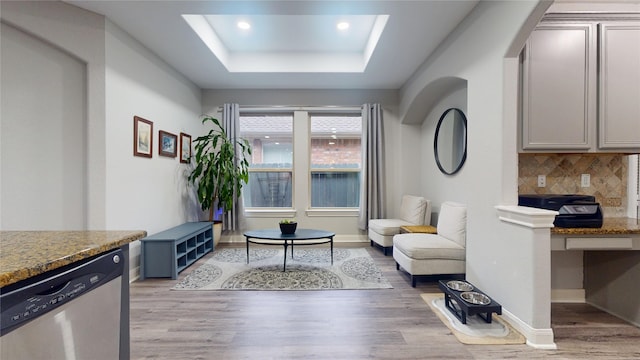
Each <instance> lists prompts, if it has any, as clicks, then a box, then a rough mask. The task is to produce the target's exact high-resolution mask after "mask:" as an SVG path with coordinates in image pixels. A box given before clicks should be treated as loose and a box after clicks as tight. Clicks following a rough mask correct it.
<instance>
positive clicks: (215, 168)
mask: <svg viewBox="0 0 640 360" xmlns="http://www.w3.org/2000/svg"><path fill="white" fill-rule="evenodd" d="M208 122H210V123H211V124H212V126H213V128H212V129H211V130H209V132H208V133H207V134H205V135H202V136H200V137H198V138H196V139H195V140H194V150H195V154H194V156H192V159H193V160H194V168H193V170H192V171H191V173H190V174H189V177H188V181H189V183H191V184H193V185H194V186H196V188H197V194H198V201H199V202H200V206H201V208H202V211H207V210H209V221H211V222H214V221H215V219H214V213H215V210H216V209H217V208H221V209H223V210H224V211H225V212H226V211H229V210H231V209H232V207H233V202H234V201H235V200H236V199H237V198H238V197H240V190H241V189H242V185H243V183H245V184H246V183H248V182H249V161H248V160H247V157H248V156H250V155H251V146H250V145H249V142H248V141H247V140H246V139H229V138H228V137H227V133H226V132H225V130H224V128H223V127H222V125H221V124H220V122H219V121H218V119H216V118H213V117H211V116H208V115H205V116H204V118H203V119H202V124H206V123H208ZM236 149H237V152H236ZM220 224H221V222H220ZM220 226H221V225H220ZM219 237H220V236H218V237H216V238H214V241H218V240H219Z"/></svg>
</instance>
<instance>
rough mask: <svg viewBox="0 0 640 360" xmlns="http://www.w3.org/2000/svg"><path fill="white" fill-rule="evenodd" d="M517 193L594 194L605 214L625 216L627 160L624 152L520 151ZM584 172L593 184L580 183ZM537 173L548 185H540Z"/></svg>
mask: <svg viewBox="0 0 640 360" xmlns="http://www.w3.org/2000/svg"><path fill="white" fill-rule="evenodd" d="M518 158H519V162H518V194H582V195H593V196H595V197H596V201H597V202H599V203H600V206H601V207H602V212H603V215H604V216H609V217H616V216H626V212H627V177H628V170H627V167H628V160H627V156H626V155H621V154H519V157H518ZM582 174H589V175H590V176H591V186H589V187H581V183H580V180H581V176H582ZM538 175H545V176H546V186H545V187H538Z"/></svg>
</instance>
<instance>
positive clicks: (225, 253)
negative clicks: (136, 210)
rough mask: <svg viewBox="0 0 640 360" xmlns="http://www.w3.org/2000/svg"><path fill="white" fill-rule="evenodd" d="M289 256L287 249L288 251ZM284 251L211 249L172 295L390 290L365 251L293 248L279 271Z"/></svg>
mask: <svg viewBox="0 0 640 360" xmlns="http://www.w3.org/2000/svg"><path fill="white" fill-rule="evenodd" d="M289 251H290V250H289ZM283 256H284V253H283V250H282V249H278V248H277V247H275V246H274V247H254V248H251V249H250V251H249V264H247V252H246V249H245V248H231V249H221V250H215V251H214V253H213V254H212V255H211V258H210V259H208V260H207V261H206V262H205V263H204V264H202V265H201V266H200V267H198V268H197V269H195V270H194V271H192V272H191V273H190V274H188V275H187V276H185V277H184V278H182V277H181V279H180V280H179V282H178V283H177V284H176V285H175V286H174V287H173V288H172V289H173V290H329V289H380V288H383V289H384V288H387V289H388V288H391V287H392V286H391V285H390V284H389V282H388V281H387V280H386V279H385V278H384V276H383V275H382V272H381V271H380V269H379V268H378V267H377V266H376V265H375V263H374V262H373V259H371V256H369V254H368V253H367V251H366V249H363V248H359V249H344V248H339V249H335V248H334V251H333V265H331V253H330V250H329V249H320V248H313V249H310V248H300V247H299V248H295V250H294V254H293V258H291V253H289V252H288V253H287V267H286V271H282V269H283Z"/></svg>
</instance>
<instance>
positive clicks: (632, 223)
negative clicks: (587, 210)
mask: <svg viewBox="0 0 640 360" xmlns="http://www.w3.org/2000/svg"><path fill="white" fill-rule="evenodd" d="M630 234H638V235H640V223H638V220H636V219H632V218H604V219H603V221H602V227H601V228H559V227H553V228H551V235H630Z"/></svg>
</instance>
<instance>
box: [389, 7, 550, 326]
mask: <svg viewBox="0 0 640 360" xmlns="http://www.w3.org/2000/svg"><path fill="white" fill-rule="evenodd" d="M548 5H549V4H543V6H538V1H487V2H480V3H479V4H478V6H477V7H476V8H475V9H474V10H473V11H472V13H471V14H470V15H469V16H468V17H467V18H466V19H465V20H464V21H463V23H462V24H461V25H460V26H459V27H458V28H457V29H456V30H455V31H454V33H452V34H451V35H450V36H449V37H448V38H447V40H446V41H445V43H444V44H442V45H441V46H440V47H439V48H438V49H437V51H436V53H435V54H434V55H433V56H432V57H431V58H430V59H428V61H427V62H426V63H425V64H423V66H422V67H421V69H420V70H419V71H418V72H417V73H416V74H415V75H414V77H413V78H412V79H411V81H410V82H409V83H408V84H407V85H406V86H405V87H403V89H402V90H401V100H400V111H401V114H410V113H411V108H412V107H413V106H416V103H418V102H420V101H422V100H423V99H421V98H420V94H421V92H422V90H423V89H425V87H427V86H428V85H429V84H431V83H433V82H436V81H439V79H442V78H446V77H457V78H460V79H463V80H466V81H467V107H466V115H467V120H468V156H467V162H466V163H465V165H464V167H463V168H462V169H461V171H460V172H459V173H458V174H455V175H453V176H446V175H444V174H441V173H440V172H439V171H437V170H433V169H431V170H426V172H427V173H426V174H425V175H424V176H425V177H424V178H423V181H424V183H425V185H424V186H425V190H424V191H428V192H429V193H430V194H433V195H432V196H433V197H436V198H437V199H442V200H444V199H447V200H453V201H458V202H462V203H466V204H467V205H468V229H467V279H469V280H470V281H471V282H472V283H474V284H476V285H477V286H478V287H479V288H481V289H483V290H484V291H486V292H487V293H488V294H489V295H490V296H492V297H494V298H495V299H496V300H497V301H498V302H500V303H501V304H502V305H503V307H504V309H506V310H507V311H509V312H510V313H512V314H514V315H515V317H516V318H517V319H519V320H520V321H522V322H523V323H525V324H527V326H529V327H531V328H533V329H534V330H535V329H542V330H545V331H546V330H549V331H550V305H549V302H550V299H549V298H548V297H549V292H550V290H549V279H548V278H546V279H545V276H546V275H545V274H547V275H548V271H549V264H548V263H547V264H544V263H543V264H540V263H539V261H540V259H545V257H546V259H547V260H548V259H549V251H548V250H547V253H546V254H543V253H544V251H540V249H539V248H538V247H537V245H536V244H533V243H532V241H531V240H532V239H534V238H536V236H535V234H534V231H531V230H522V229H514V228H513V227H514V226H513V225H506V224H504V223H501V222H500V221H499V219H498V217H497V215H496V210H495V206H496V205H499V204H515V203H514V202H513V201H515V199H517V158H516V155H517V148H516V144H515V139H516V128H517V127H516V124H517V112H516V111H515V110H513V109H514V104H515V101H516V100H517V86H514V82H515V81H516V80H517V66H515V67H514V66H512V63H510V62H509V60H508V59H505V57H506V56H507V54H509V53H510V52H511V53H512V55H510V56H512V57H515V55H513V54H517V52H518V51H519V49H520V48H521V46H522V45H523V44H524V40H525V39H526V36H528V34H529V33H530V31H531V29H532V27H533V26H534V25H535V22H537V19H539V18H540V16H542V12H543V11H544V10H540V7H542V8H546V6H548ZM537 6H538V8H536V7H537ZM532 13H534V14H535V16H536V17H537V18H536V20H535V21H533V22H532V21H530V19H529V18H530V16H531V14H532ZM523 34H524V36H523ZM516 40H517V41H516ZM516 64H517V63H516ZM505 69H508V70H509V71H505ZM514 71H515V73H514ZM516 84H517V83H516ZM454 100H455V98H451V101H454ZM516 108H517V106H516ZM441 113H442V108H438V106H436V107H435V108H434V109H433V110H432V112H430V113H429V114H425V117H424V118H425V119H426V121H427V124H425V127H424V128H423V130H425V131H424V132H423V147H424V148H425V149H426V148H428V144H429V143H430V142H432V141H433V132H432V131H433V130H431V131H429V129H435V125H433V121H434V119H435V118H436V117H437V116H439V115H440V114H441ZM403 158H406V156H403ZM429 161H431V160H429ZM426 164H427V165H426V166H432V165H430V164H429V163H426ZM404 166H405V170H404V171H403V172H405V173H406V172H409V171H411V169H412V167H413V164H411V163H409V162H407V163H405V165H404ZM505 174H506V176H505ZM438 207H439V204H434V208H435V209H437V208H438ZM547 231H548V230H547ZM546 247H547V249H548V247H549V245H548V244H546ZM545 284H546V288H545ZM545 297H547V299H546V302H545V299H544V298H545Z"/></svg>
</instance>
